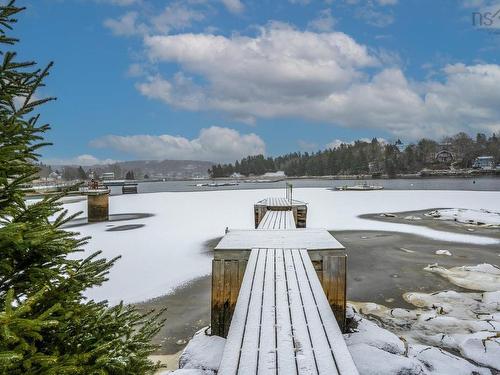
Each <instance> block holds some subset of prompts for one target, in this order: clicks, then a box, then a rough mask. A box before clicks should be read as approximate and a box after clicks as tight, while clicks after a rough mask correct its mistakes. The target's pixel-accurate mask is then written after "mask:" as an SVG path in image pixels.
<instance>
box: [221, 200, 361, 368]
mask: <svg viewBox="0 0 500 375" xmlns="http://www.w3.org/2000/svg"><path fill="white" fill-rule="evenodd" d="M254 212H255V227H256V229H255V230H228V231H227V232H226V235H225V236H224V237H223V239H222V240H221V241H220V242H219V244H218V245H217V247H216V248H215V254H214V260H213V265H212V267H213V269H212V333H213V334H216V335H219V336H222V337H226V336H227V341H226V345H225V348H224V353H223V356H222V361H221V365H220V368H219V372H218V373H219V374H222V375H229V374H231V375H234V374H247V373H248V374H267V373H273V374H297V375H299V374H357V373H358V372H357V370H356V367H355V365H354V362H353V360H352V358H351V355H350V354H349V351H348V349H347V346H346V344H345V342H344V339H343V336H342V330H343V329H344V324H345V310H346V253H345V248H344V247H343V246H342V244H340V243H339V242H338V241H337V240H336V239H335V238H333V237H332V236H331V235H330V233H328V231H326V230H325V229H309V228H307V229H306V228H305V225H306V215H307V206H306V204H305V203H303V202H299V201H292V200H291V199H284V198H278V199H273V198H268V199H265V200H262V201H259V202H258V203H257V204H255V206H254Z"/></svg>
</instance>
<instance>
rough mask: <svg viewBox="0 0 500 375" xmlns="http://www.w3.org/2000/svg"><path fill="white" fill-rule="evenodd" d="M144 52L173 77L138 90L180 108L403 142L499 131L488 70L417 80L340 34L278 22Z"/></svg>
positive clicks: (148, 43)
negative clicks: (375, 132)
mask: <svg viewBox="0 0 500 375" xmlns="http://www.w3.org/2000/svg"><path fill="white" fill-rule="evenodd" d="M145 47H146V51H147V53H148V56H149V58H150V61H151V62H152V63H154V64H162V63H175V64H178V66H179V68H180V71H179V72H178V73H177V74H175V75H174V76H172V77H170V78H166V77H163V76H160V75H156V76H149V77H147V79H145V80H143V81H142V82H140V83H139V84H138V85H137V87H138V90H139V91H140V92H141V93H142V94H143V95H145V96H147V97H149V98H153V99H159V100H162V101H163V102H165V103H168V104H169V105H172V106H175V107H179V108H183V109H187V110H192V111H204V110H212V111H218V112H223V113H226V114H228V115H230V116H231V117H232V118H234V119H245V120H246V121H247V122H251V121H253V120H254V119H257V118H280V117H281V118H283V117H299V118H303V119H307V120H315V121H319V122H324V123H333V124H337V125H341V126H345V127H350V128H375V129H382V130H385V131H389V132H392V133H393V134H395V135H398V136H404V137H405V138H408V137H410V136H411V137H420V136H429V135H433V136H434V137H438V136H441V135H444V134H446V133H448V134H450V133H452V132H455V131H462V130H463V131H469V132H475V131H488V132H490V131H497V132H498V131H500V108H499V107H498V104H497V103H499V102H500V90H498V87H500V66H499V65H495V64H489V65H488V64H477V65H470V66H466V65H463V64H455V65H448V66H446V67H445V68H444V69H443V71H442V76H443V78H444V79H443V80H442V81H432V80H425V81H421V82H415V81H411V80H408V79H407V78H406V76H405V75H404V73H403V71H402V70H401V69H400V68H399V67H398V59H397V55H394V54H390V53H387V51H382V52H381V53H379V52H375V51H373V50H370V49H368V48H367V47H366V46H364V45H361V44H359V43H357V42H356V41H355V40H354V39H352V38H351V37H349V36H348V35H346V34H344V33H341V32H327V33H316V32H312V31H300V30H297V29H294V28H292V27H290V26H289V25H285V24H280V23H271V24H269V25H267V26H266V27H263V28H261V29H260V30H259V32H258V34H257V35H256V36H254V37H249V36H240V35H233V36H231V37H225V36H220V35H209V34H191V33H186V34H177V35H171V36H163V35H161V36H160V35H157V36H148V37H146V38H145ZM370 51H372V52H370ZM387 66H391V67H387ZM367 68H370V70H368V69H367ZM200 82H203V83H200Z"/></svg>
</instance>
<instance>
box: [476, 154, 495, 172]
mask: <svg viewBox="0 0 500 375" xmlns="http://www.w3.org/2000/svg"><path fill="white" fill-rule="evenodd" d="M472 168H474V169H483V170H493V169H495V159H494V158H493V156H479V157H477V158H476V160H474V163H473V164H472Z"/></svg>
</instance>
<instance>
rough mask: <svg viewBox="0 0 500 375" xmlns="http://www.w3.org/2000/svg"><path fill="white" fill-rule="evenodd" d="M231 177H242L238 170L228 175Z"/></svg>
mask: <svg viewBox="0 0 500 375" xmlns="http://www.w3.org/2000/svg"><path fill="white" fill-rule="evenodd" d="M229 177H231V178H241V177H243V176H242V174H241V173H238V172H234V173H233V174H232V175H231V176H229Z"/></svg>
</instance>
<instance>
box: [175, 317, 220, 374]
mask: <svg viewBox="0 0 500 375" xmlns="http://www.w3.org/2000/svg"><path fill="white" fill-rule="evenodd" d="M206 332H207V327H205V328H202V329H201V330H199V331H198V332H196V333H195V335H194V336H193V338H192V339H191V341H189V343H188V344H187V346H186V348H185V349H184V351H183V352H182V354H181V357H180V359H179V370H175V371H174V372H172V373H171V374H172V375H214V374H216V373H217V370H218V369H219V364H220V361H221V359H222V352H223V351H224V345H225V343H226V340H225V339H223V338H222V337H219V336H209V335H207V333H206Z"/></svg>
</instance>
